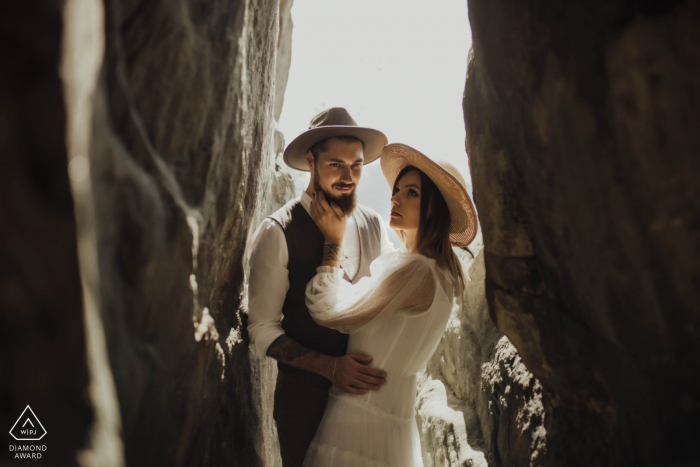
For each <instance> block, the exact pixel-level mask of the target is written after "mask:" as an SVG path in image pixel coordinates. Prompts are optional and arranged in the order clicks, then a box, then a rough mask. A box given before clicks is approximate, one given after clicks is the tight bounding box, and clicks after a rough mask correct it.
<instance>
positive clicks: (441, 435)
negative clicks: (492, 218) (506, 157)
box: [417, 237, 545, 467]
mask: <svg viewBox="0 0 700 467" xmlns="http://www.w3.org/2000/svg"><path fill="white" fill-rule="evenodd" d="M482 247H483V244H481V241H480V238H478V237H477V240H476V241H475V242H473V243H472V245H471V246H470V249H471V250H472V251H473V253H475V255H476V257H475V258H474V259H472V258H471V256H469V255H466V254H464V255H462V261H463V264H462V266H463V268H464V270H465V271H468V273H469V277H470V279H469V281H468V282H467V288H466V290H465V293H464V296H463V298H462V301H461V303H457V304H456V305H455V308H454V310H453V312H452V317H451V319H450V321H449V323H448V325H447V329H446V330H445V334H444V335H443V337H442V340H441V342H440V344H439V346H438V348H437V350H436V351H435V354H434V355H433V357H432V358H431V360H430V362H429V363H428V367H427V370H426V374H425V378H424V379H423V380H422V381H421V383H422V384H421V387H420V391H419V396H418V402H417V420H418V422H419V427H420V428H421V439H422V448H423V460H424V463H425V465H426V466H427V467H431V466H443V465H449V466H451V467H453V466H454V467H461V466H483V467H486V466H487V465H488V466H490V467H500V466H529V465H531V461H533V464H534V465H537V463H536V462H535V461H536V460H537V458H538V457H539V456H541V455H542V454H543V452H542V451H543V448H544V447H545V446H544V439H543V438H544V429H543V423H544V409H543V406H542V397H541V394H542V389H541V384H540V383H539V381H538V380H537V379H536V378H535V377H534V376H533V375H532V373H530V372H529V371H528V370H527V368H526V367H525V365H524V364H523V362H522V360H521V358H520V356H519V355H518V352H517V350H516V349H515V347H514V346H513V344H511V343H510V341H509V340H508V338H507V337H505V336H503V334H501V333H500V332H499V331H498V330H497V329H496V327H495V326H494V324H493V322H492V321H491V318H490V316H489V310H488V304H487V301H486V294H485V269H484V250H483V248H482Z"/></svg>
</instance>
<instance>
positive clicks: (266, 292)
mask: <svg viewBox="0 0 700 467" xmlns="http://www.w3.org/2000/svg"><path fill="white" fill-rule="evenodd" d="M249 251H250V259H249V265H250V275H249V278H248V335H249V336H250V347H251V349H253V351H254V352H255V354H257V355H260V356H264V355H266V353H267V349H268V347H270V344H271V343H272V341H274V340H275V339H277V338H278V337H279V336H280V335H282V334H284V330H283V329H282V326H281V323H282V305H283V304H284V299H285V297H286V295H287V290H289V270H288V269H287V264H288V262H289V252H288V251H287V242H286V241H285V239H284V232H283V231H282V227H281V226H280V225H279V224H278V223H277V222H275V221H274V220H272V219H265V220H264V221H263V222H262V223H261V224H260V227H258V230H257V231H256V232H255V234H253V237H252V239H251V249H250V250H249Z"/></svg>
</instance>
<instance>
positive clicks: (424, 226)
mask: <svg viewBox="0 0 700 467" xmlns="http://www.w3.org/2000/svg"><path fill="white" fill-rule="evenodd" d="M411 170H416V171H418V173H419V174H420V182H421V198H420V222H419V224H418V233H417V235H416V245H415V248H414V250H415V251H416V252H418V253H420V254H422V255H424V256H427V257H428V258H432V259H434V260H435V262H436V263H437V265H438V266H439V267H440V268H442V269H443V270H445V271H446V272H447V273H448V274H449V275H450V277H452V280H453V283H454V285H455V289H456V290H455V295H460V294H461V293H462V292H463V291H464V288H465V286H466V282H465V279H464V273H463V272H462V266H461V265H460V262H459V258H457V255H456V254H455V252H454V251H452V244H451V242H450V210H449V208H448V207H447V203H446V202H445V198H443V197H442V193H440V190H439V189H438V187H437V186H435V183H433V181H432V180H431V179H430V177H428V176H427V175H426V174H424V173H423V171H422V170H420V169H417V168H415V167H413V166H412V165H409V166H407V167H404V168H403V170H401V172H399V175H398V176H397V177H396V181H395V182H394V188H393V190H392V193H394V192H395V190H396V184H397V183H398V182H399V180H401V177H403V176H404V175H405V174H406V173H407V172H410V171H411ZM396 236H397V237H398V238H399V240H401V243H403V244H404V245H406V234H405V233H404V231H403V230H396Z"/></svg>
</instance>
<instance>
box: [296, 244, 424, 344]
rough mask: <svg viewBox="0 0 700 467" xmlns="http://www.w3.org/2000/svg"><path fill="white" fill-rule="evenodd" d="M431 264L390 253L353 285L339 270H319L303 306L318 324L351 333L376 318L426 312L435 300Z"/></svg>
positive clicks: (321, 268)
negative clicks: (394, 314) (368, 273)
mask: <svg viewBox="0 0 700 467" xmlns="http://www.w3.org/2000/svg"><path fill="white" fill-rule="evenodd" d="M432 261H433V260H431V259H428V258H426V257H425V256H421V255H412V254H408V253H398V252H397V253H391V254H388V255H382V256H380V257H379V258H377V259H376V260H375V261H374V262H373V263H372V266H371V267H370V271H371V275H370V276H367V277H363V278H362V279H360V281H359V282H357V283H356V284H350V283H349V282H347V281H346V280H344V279H343V271H342V270H341V269H340V268H335V267H330V266H321V267H319V268H318V269H317V272H316V276H314V278H313V279H311V281H309V283H308V284H307V286H306V306H307V307H308V308H309V312H310V314H311V317H312V318H313V319H314V321H316V322H317V323H318V324H320V325H322V326H325V327H330V328H336V329H338V330H340V331H342V332H347V333H351V332H353V331H354V330H356V329H357V328H358V327H359V326H361V325H363V324H366V323H368V322H370V321H372V320H373V319H375V318H377V317H378V316H383V315H387V314H390V313H395V312H402V313H409V314H418V313H421V312H424V311H427V310H428V309H429V308H430V306H431V305H432V303H433V299H434V297H435V283H436V280H435V273H434V272H433V269H432V267H431V262H432Z"/></svg>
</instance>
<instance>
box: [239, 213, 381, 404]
mask: <svg viewBox="0 0 700 467" xmlns="http://www.w3.org/2000/svg"><path fill="white" fill-rule="evenodd" d="M288 261H289V253H288V252H287V245H286V241H285V239H284V232H283V231H282V228H281V227H280V226H279V224H277V223H276V222H275V221H273V220H270V219H266V220H264V221H263V223H262V224H261V225H260V227H259V228H258V230H257V231H256V232H255V234H254V235H253V237H252V239H251V250H250V260H249V264H250V275H249V281H248V282H249V284H248V335H249V336H250V343H251V347H252V348H253V350H254V351H255V353H256V354H257V355H261V356H262V355H267V356H269V357H272V358H274V359H276V360H279V361H280V362H282V363H284V364H286V365H289V366H292V367H295V368H300V369H302V370H306V371H311V372H313V373H317V374H319V375H321V376H323V377H325V378H327V379H329V380H331V381H332V382H333V384H335V385H336V386H338V387H339V388H340V389H343V390H345V391H348V392H352V393H353V394H363V393H364V392H366V391H367V390H368V389H374V390H376V389H379V385H380V384H383V383H384V382H385V381H386V380H384V378H385V377H386V375H385V373H384V372H383V371H381V370H377V369H374V368H370V367H368V366H366V365H367V364H368V363H369V362H371V361H372V358H371V357H368V356H366V355H360V354H352V355H346V356H344V357H339V358H337V359H336V358H335V357H331V356H328V355H323V354H320V353H318V352H314V351H312V350H310V349H308V348H306V347H303V346H301V345H300V344H298V343H297V342H295V341H294V340H293V339H292V338H290V337H288V336H287V335H286V334H284V330H283V329H282V326H281V320H282V305H283V303H284V299H285V296H286V294H287V290H288V289H289V271H288V270H287V263H288ZM355 391H360V392H355Z"/></svg>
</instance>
